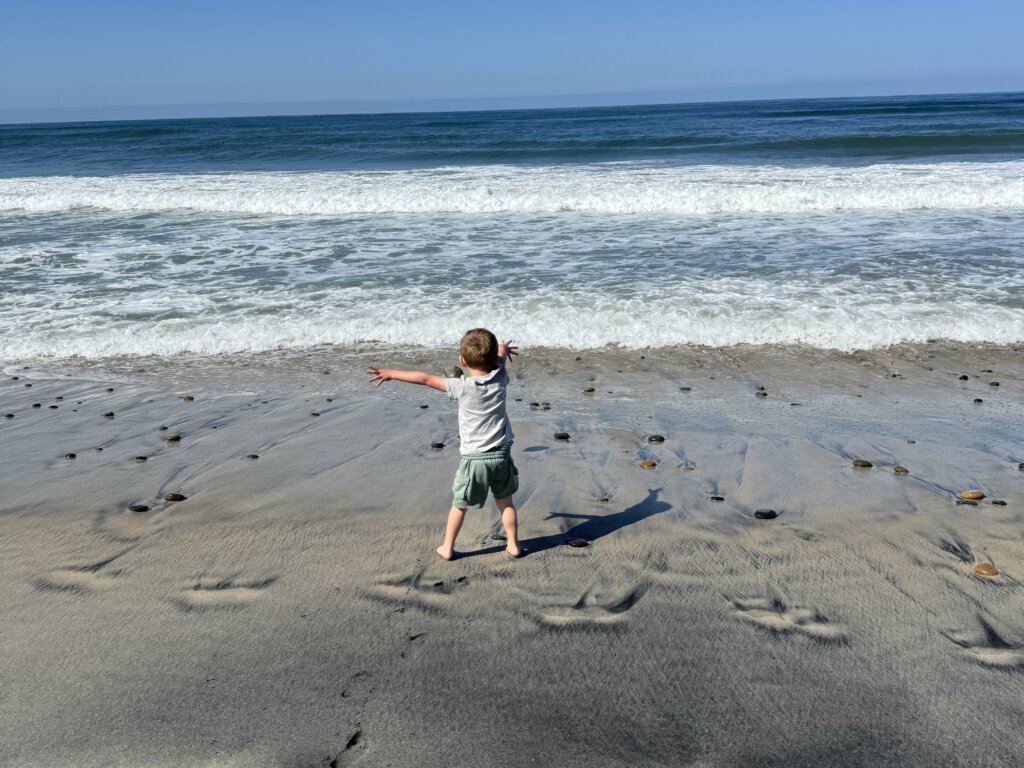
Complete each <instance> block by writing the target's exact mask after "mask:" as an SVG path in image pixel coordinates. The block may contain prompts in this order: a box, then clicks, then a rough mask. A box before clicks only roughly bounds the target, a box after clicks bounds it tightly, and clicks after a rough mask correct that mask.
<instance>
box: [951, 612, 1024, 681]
mask: <svg viewBox="0 0 1024 768" xmlns="http://www.w3.org/2000/svg"><path fill="white" fill-rule="evenodd" d="M978 624H979V625H980V626H979V628H978V629H976V630H974V631H973V632H972V631H968V632H949V633H946V637H947V638H949V640H950V641H951V642H953V643H954V644H956V645H958V646H960V648H962V649H963V650H962V653H963V655H964V656H965V657H967V658H968V659H969V660H971V661H973V662H975V663H977V664H982V665H984V666H986V667H996V668H998V669H1011V670H1021V669H1024V644H1022V643H1011V642H1009V641H1008V640H1007V639H1006V638H1005V637H1003V636H1002V635H1001V634H1000V633H999V632H997V631H996V629H995V627H993V626H992V625H991V624H990V623H989V622H988V621H986V620H985V619H983V618H982V617H981V616H978Z"/></svg>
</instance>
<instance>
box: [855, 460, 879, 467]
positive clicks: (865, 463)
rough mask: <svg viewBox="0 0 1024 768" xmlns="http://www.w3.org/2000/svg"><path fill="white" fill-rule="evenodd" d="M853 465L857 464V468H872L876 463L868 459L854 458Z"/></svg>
mask: <svg viewBox="0 0 1024 768" xmlns="http://www.w3.org/2000/svg"><path fill="white" fill-rule="evenodd" d="M853 466H855V467H856V468H857V469H871V468H872V467H873V466H875V465H874V464H872V463H871V462H870V461H867V460H866V459H854V460H853Z"/></svg>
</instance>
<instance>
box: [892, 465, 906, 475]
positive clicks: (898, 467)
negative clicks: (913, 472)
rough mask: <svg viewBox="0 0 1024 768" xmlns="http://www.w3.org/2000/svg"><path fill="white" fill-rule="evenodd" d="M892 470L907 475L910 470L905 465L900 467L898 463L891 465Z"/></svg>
mask: <svg viewBox="0 0 1024 768" xmlns="http://www.w3.org/2000/svg"><path fill="white" fill-rule="evenodd" d="M892 471H893V472H895V473H896V474H897V475H909V474H910V470H909V469H907V468H906V467H901V466H899V465H897V466H895V467H893V468H892Z"/></svg>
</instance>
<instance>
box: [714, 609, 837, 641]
mask: <svg viewBox="0 0 1024 768" xmlns="http://www.w3.org/2000/svg"><path fill="white" fill-rule="evenodd" d="M732 604H733V606H734V607H735V608H736V611H737V612H738V613H739V615H740V616H741V617H742V618H743V619H744V620H746V621H751V622H753V623H754V624H756V625H757V626H759V627H762V628H764V629H767V630H769V631H770V632H772V633H773V634H787V633H790V632H796V633H799V634H803V635H807V636H808V637H810V638H813V639H815V640H819V641H821V642H826V643H841V642H844V641H845V640H846V635H845V633H844V632H843V631H842V629H841V628H840V627H839V626H838V625H836V624H833V623H832V622H830V621H828V619H826V618H825V617H824V616H822V615H821V614H820V613H818V612H817V611H816V610H814V609H813V608H797V607H787V606H786V604H785V603H783V602H782V600H780V599H778V598H773V599H771V600H768V599H765V598H755V599H751V600H743V599H740V600H733V601H732Z"/></svg>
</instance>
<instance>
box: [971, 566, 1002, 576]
mask: <svg viewBox="0 0 1024 768" xmlns="http://www.w3.org/2000/svg"><path fill="white" fill-rule="evenodd" d="M974 572H975V573H976V574H978V575H979V576H989V577H991V576H998V575H999V569H998V568H996V567H995V566H994V565H992V563H978V564H977V565H976V566H974Z"/></svg>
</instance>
